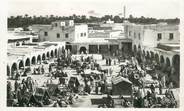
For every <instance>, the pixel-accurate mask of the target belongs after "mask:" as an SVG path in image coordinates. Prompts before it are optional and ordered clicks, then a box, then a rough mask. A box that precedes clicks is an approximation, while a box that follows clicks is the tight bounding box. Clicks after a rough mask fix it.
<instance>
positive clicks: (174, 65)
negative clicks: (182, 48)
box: [172, 55, 180, 69]
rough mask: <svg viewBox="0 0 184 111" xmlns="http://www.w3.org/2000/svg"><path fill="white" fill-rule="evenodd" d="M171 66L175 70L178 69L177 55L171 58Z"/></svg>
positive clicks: (178, 60) (178, 58) (178, 57)
mask: <svg viewBox="0 0 184 111" xmlns="http://www.w3.org/2000/svg"><path fill="white" fill-rule="evenodd" d="M172 65H173V67H174V68H175V69H179V68H180V56H179V55H174V56H173V58H172Z"/></svg>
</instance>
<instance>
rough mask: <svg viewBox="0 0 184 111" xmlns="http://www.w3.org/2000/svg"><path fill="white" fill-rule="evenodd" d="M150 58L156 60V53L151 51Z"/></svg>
mask: <svg viewBox="0 0 184 111" xmlns="http://www.w3.org/2000/svg"><path fill="white" fill-rule="evenodd" d="M150 57H151V59H154V57H155V55H154V52H152V51H150Z"/></svg>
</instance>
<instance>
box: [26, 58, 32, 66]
mask: <svg viewBox="0 0 184 111" xmlns="http://www.w3.org/2000/svg"><path fill="white" fill-rule="evenodd" d="M30 65H31V63H30V59H29V58H27V59H26V62H25V66H30Z"/></svg>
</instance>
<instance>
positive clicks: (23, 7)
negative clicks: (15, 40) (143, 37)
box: [8, 0, 180, 18]
mask: <svg viewBox="0 0 184 111" xmlns="http://www.w3.org/2000/svg"><path fill="white" fill-rule="evenodd" d="M123 6H126V17H128V16H129V15H130V14H131V15H133V16H134V17H140V16H144V17H154V18H176V17H180V2H179V0H9V1H8V16H16V15H25V14H28V15H31V16H32V15H36V16H40V15H42V16H45V15H51V14H52V15H58V16H69V15H72V14H76V15H87V16H103V15H106V14H110V15H120V13H123Z"/></svg>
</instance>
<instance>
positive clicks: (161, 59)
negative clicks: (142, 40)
mask: <svg viewBox="0 0 184 111" xmlns="http://www.w3.org/2000/svg"><path fill="white" fill-rule="evenodd" d="M164 62H165V61H164V56H163V55H161V56H160V63H164Z"/></svg>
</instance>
